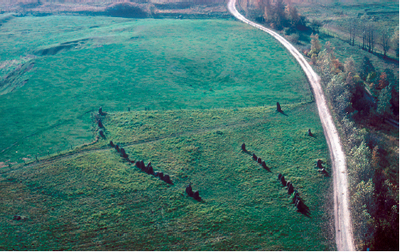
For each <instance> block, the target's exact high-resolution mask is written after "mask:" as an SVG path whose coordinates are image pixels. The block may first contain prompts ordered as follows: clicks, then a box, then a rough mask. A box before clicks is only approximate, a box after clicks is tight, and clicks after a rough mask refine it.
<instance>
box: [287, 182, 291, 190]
mask: <svg viewBox="0 0 400 252" xmlns="http://www.w3.org/2000/svg"><path fill="white" fill-rule="evenodd" d="M291 184H292V182H290V181H288V182H287V183H286V186H287V187H288V189H289V186H290V185H291Z"/></svg>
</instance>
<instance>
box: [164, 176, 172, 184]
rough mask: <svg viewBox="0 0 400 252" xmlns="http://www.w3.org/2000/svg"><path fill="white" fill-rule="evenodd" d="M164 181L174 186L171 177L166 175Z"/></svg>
mask: <svg viewBox="0 0 400 252" xmlns="http://www.w3.org/2000/svg"><path fill="white" fill-rule="evenodd" d="M163 180H164V181H165V182H166V183H168V184H172V181H171V178H170V177H169V175H165V176H164V179H163Z"/></svg>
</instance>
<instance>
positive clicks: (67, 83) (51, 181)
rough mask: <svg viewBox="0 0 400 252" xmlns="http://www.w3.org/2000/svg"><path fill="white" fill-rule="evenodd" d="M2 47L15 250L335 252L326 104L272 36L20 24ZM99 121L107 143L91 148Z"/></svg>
mask: <svg viewBox="0 0 400 252" xmlns="http://www.w3.org/2000/svg"><path fill="white" fill-rule="evenodd" d="M0 33H1V34H2V35H3V36H4V37H5V38H6V39H5V40H2V41H1V42H0V43H1V46H0V55H1V60H2V62H0V64H1V69H0V71H1V74H2V76H3V81H2V82H1V85H2V86H1V87H0V93H1V95H0V114H1V115H6V116H3V117H2V118H1V120H0V133H1V135H2V141H1V142H0V149H1V150H0V151H1V153H0V162H1V163H0V175H1V176H0V195H2V201H1V202H0V213H1V214H0V236H1V237H4V239H0V250H333V249H335V243H334V231H333V225H334V222H333V220H332V218H333V216H332V215H333V214H332V213H333V208H332V205H333V204H332V197H333V196H332V188H331V178H330V177H329V176H328V177H325V176H324V175H322V174H320V173H318V172H317V170H316V168H315V163H316V160H317V159H322V160H323V161H324V162H325V165H326V167H327V171H328V172H329V173H331V169H330V160H329V153H328V148H327V145H326V140H325V137H324V134H323V130H322V127H321V125H320V120H319V118H318V113H317V110H316V105H315V103H314V102H312V94H311V92H310V89H309V85H308V83H307V80H306V79H305V76H304V74H303V73H302V71H301V69H300V67H299V66H298V65H297V64H296V63H295V61H294V60H293V59H292V57H291V56H290V55H289V54H288V53H287V52H286V51H285V50H284V49H283V48H282V47H281V46H280V45H278V44H277V43H276V42H275V41H274V40H273V39H272V38H270V37H269V36H268V35H266V34H264V33H262V32H260V31H258V30H255V29H253V28H251V27H248V26H246V25H244V24H241V23H239V22H235V21H229V20H151V19H141V20H132V19H119V18H104V17H69V16H49V17H40V18H38V17H24V18H13V19H10V20H8V21H7V22H6V23H3V25H2V26H1V27H0ZM27 34H29V36H27ZM277 101H279V102H280V103H281V105H282V108H283V110H284V112H285V114H281V113H278V112H276V107H275V106H276V105H275V104H276V102H277ZM99 106H103V110H104V111H106V112H108V114H107V115H106V116H104V117H103V119H102V120H103V124H104V125H105V127H106V130H105V135H106V139H102V138H100V140H99V141H97V142H96V141H95V142H93V143H92V144H86V145H83V144H84V143H90V142H92V141H93V139H94V138H95V136H97V135H98V133H97V131H98V128H97V125H96V123H95V117H96V111H97V109H98V107H99ZM128 110H129V111H128ZM309 128H310V129H311V130H312V132H313V133H314V137H309V136H306V132H307V130H308V129H309ZM110 140H112V141H113V142H115V143H118V144H120V145H121V146H123V147H124V148H125V149H126V151H127V153H128V154H129V157H130V159H136V160H139V159H142V160H144V161H145V162H146V163H147V162H149V161H151V162H152V164H153V167H154V168H155V170H159V171H162V172H164V173H166V174H169V175H170V176H171V178H172V181H173V182H174V184H173V185H168V184H166V183H165V182H163V181H161V180H159V179H157V178H155V177H153V176H151V175H148V174H146V173H144V172H142V171H140V170H139V169H138V168H136V167H135V166H134V165H132V164H130V163H129V162H127V161H126V160H124V159H123V158H121V157H120V156H119V154H118V153H117V152H116V151H115V150H114V149H113V148H111V147H110V146H109V145H108V143H109V141H110ZM243 142H244V143H246V146H247V149H248V150H249V151H250V152H251V153H253V152H254V153H256V154H257V155H258V156H259V157H261V158H262V159H263V160H265V162H266V164H267V165H268V167H270V171H267V170H265V169H263V168H262V167H261V166H260V165H259V164H258V163H257V162H255V161H253V160H252V158H251V156H250V155H249V154H247V153H244V152H242V151H241V149H240V146H241V144H242V143H243ZM35 155H38V160H39V161H36V160H35V159H36V157H35ZM22 158H24V160H25V161H23V159H22ZM15 162H17V163H20V164H15ZM23 162H26V164H24V163H23ZM9 164H10V166H8V165H9ZM278 173H282V174H284V175H285V177H286V179H287V180H289V181H291V182H293V184H294V187H295V189H296V190H298V192H299V193H300V196H301V198H302V200H303V202H304V203H305V204H306V205H307V207H308V208H309V210H310V212H309V213H310V215H309V216H306V215H304V214H302V213H300V212H297V211H296V207H295V206H294V204H292V199H291V196H290V195H288V193H287V190H286V189H285V188H284V187H283V186H282V185H280V183H279V182H278V180H277V176H278ZM189 183H192V186H193V189H194V190H199V191H200V196H201V197H202V198H203V201H202V202H197V201H195V200H194V199H192V198H190V197H188V196H187V195H186V194H185V192H184V190H185V187H186V185H187V184H189ZM14 215H21V216H22V217H23V219H22V220H13V217H14Z"/></svg>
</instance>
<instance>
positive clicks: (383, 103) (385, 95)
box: [376, 87, 392, 117]
mask: <svg viewBox="0 0 400 252" xmlns="http://www.w3.org/2000/svg"><path fill="white" fill-rule="evenodd" d="M391 99H392V93H391V92H390V88H389V87H386V88H384V89H382V91H381V93H380V94H379V98H378V108H377V109H376V112H378V114H379V115H381V116H384V117H387V116H389V115H390V100H391Z"/></svg>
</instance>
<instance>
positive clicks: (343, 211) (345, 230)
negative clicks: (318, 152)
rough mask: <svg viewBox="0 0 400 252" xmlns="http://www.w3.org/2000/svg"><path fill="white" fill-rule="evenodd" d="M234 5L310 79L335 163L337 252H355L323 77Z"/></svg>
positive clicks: (232, 10)
mask: <svg viewBox="0 0 400 252" xmlns="http://www.w3.org/2000/svg"><path fill="white" fill-rule="evenodd" d="M235 4H236V0H229V3H228V10H229V12H230V13H231V14H232V15H233V16H235V17H236V18H237V19H239V20H240V21H242V22H244V23H246V24H249V25H251V26H253V27H255V28H257V29H260V30H262V31H264V32H267V33H269V34H270V35H271V36H273V37H274V38H275V39H276V40H278V41H279V42H280V43H281V44H282V45H283V46H284V47H285V48H286V49H287V50H288V51H289V52H290V53H291V54H292V55H293V57H294V58H295V59H296V60H297V62H298V63H299V64H300V66H301V68H302V69H303V71H304V73H305V74H306V76H307V78H308V81H309V83H310V85H311V88H312V90H313V93H314V97H315V101H316V103H317V107H318V113H319V117H320V119H321V123H322V127H323V129H324V134H325V138H326V141H327V143H328V146H329V152H330V157H331V161H332V172H333V185H334V207H335V211H334V212H335V232H336V247H337V250H340V251H342V250H347V251H349V250H354V244H353V230H352V225H351V218H350V209H349V194H348V190H347V186H348V183H347V166H346V156H345V154H344V152H343V149H342V146H341V144H340V138H339V134H338V132H337V130H336V127H335V124H334V122H333V119H332V115H331V113H330V111H329V108H328V105H327V103H326V100H325V96H324V93H323V91H322V88H321V84H320V81H319V80H320V78H319V76H318V75H317V74H316V73H315V72H314V70H313V69H312V68H311V66H310V65H309V64H308V62H307V60H306V59H305V58H304V56H303V55H302V54H300V52H299V51H298V50H297V49H296V48H295V47H294V46H292V45H291V44H290V43H289V42H288V41H287V40H286V39H284V38H283V37H282V36H280V35H279V34H278V33H276V32H274V31H272V30H270V29H268V28H265V27H264V26H261V25H259V24H257V23H254V22H252V21H250V20H248V19H246V18H245V17H244V16H243V15H241V14H240V13H239V12H238V11H237V9H236V6H235Z"/></svg>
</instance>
